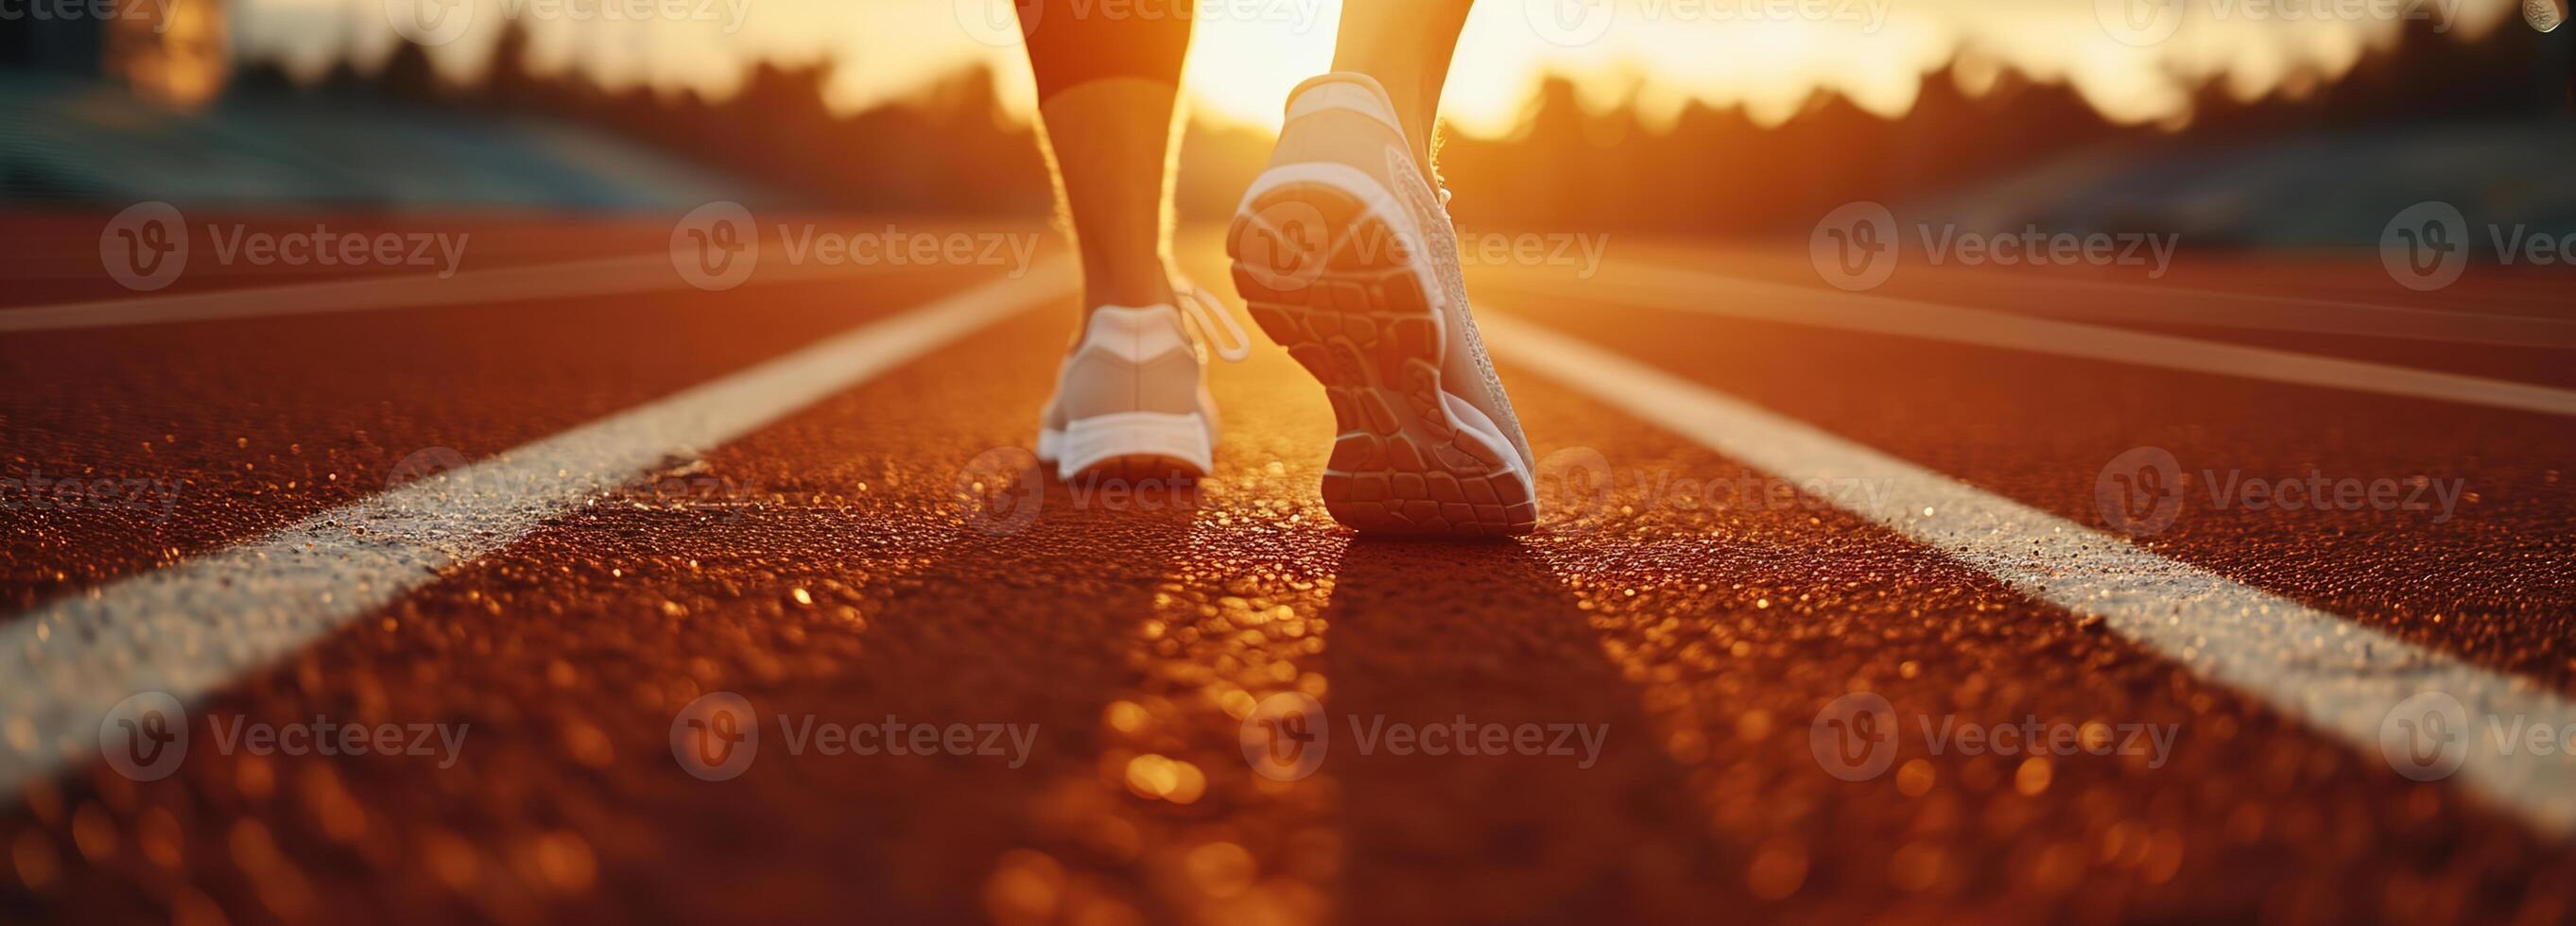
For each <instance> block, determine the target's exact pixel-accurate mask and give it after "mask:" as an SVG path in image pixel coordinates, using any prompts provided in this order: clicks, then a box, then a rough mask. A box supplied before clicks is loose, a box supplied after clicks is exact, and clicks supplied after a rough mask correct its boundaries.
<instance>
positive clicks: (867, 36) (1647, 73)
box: [236, 0, 2514, 135]
mask: <svg viewBox="0 0 2576 926" xmlns="http://www.w3.org/2000/svg"><path fill="white" fill-rule="evenodd" d="M472 2H475V3H478V4H479V6H477V7H476V11H477V13H476V15H475V16H474V18H473V25H472V28H471V29H470V30H469V31H468V32H466V34H465V35H464V37H462V38H460V39H458V40H456V41H454V42H450V43H448V44H445V45H441V46H437V47H435V48H433V49H432V55H433V59H434V60H436V61H438V62H439V64H440V66H441V67H443V68H445V69H447V70H448V71H449V72H450V73H452V74H455V75H458V76H465V75H469V74H471V73H472V72H473V71H475V70H477V69H479V68H481V67H483V66H484V64H485V62H486V60H487V59H488V58H489V55H490V49H491V46H492V42H493V40H494V39H495V38H497V36H498V35H499V33H500V31H501V28H502V22H503V19H504V17H503V14H502V12H501V10H502V8H503V6H504V3H505V0H472ZM1091 2H1093V3H1107V2H1109V0H1091ZM1196 2H1197V7H1196V8H1197V9H1198V10H1199V11H1200V14H1199V17H1198V34H1197V38H1196V40H1195V44H1194V45H1193V47H1192V53H1191V60H1190V68H1189V74H1188V76H1187V81H1188V83H1189V87H1190V90H1191V93H1192V95H1193V97H1194V99H1195V101H1196V103H1197V105H1198V107H1199V110H1198V111H1199V113H1200V114H1202V115H1205V116H1212V117H1215V118H1219V119H1223V120H1227V121H1233V122H1240V123H1247V124H1251V125H1255V126H1272V127H1275V126H1276V125H1277V124H1278V121H1279V117H1280V114H1279V107H1280V105H1281V103H1282V101H1284V100H1285V99H1286V97H1287V94H1288V91H1289V90H1290V89H1291V88H1292V87H1294V86H1295V85H1296V83H1297V82H1298V81H1299V80H1302V79H1304V78H1306V77H1308V76H1311V75H1314V74H1316V73H1319V72H1321V71H1323V70H1324V69H1325V68H1327V67H1328V66H1329V65H1330V62H1331V58H1332V44H1333V37H1334V30H1335V27H1336V24H1337V23H1338V21H1339V18H1340V12H1341V0H1196ZM1381 2H1402V0H1381ZM512 5H518V6H524V5H525V4H512ZM615 6H617V5H616V4H601V3H591V4H563V5H561V8H563V9H575V8H582V9H595V10H596V9H610V8H614V7H615ZM683 6H686V7H688V8H690V9H691V10H692V11H693V15H692V16H691V17H689V18H685V19H676V20H675V19H656V20H651V21H644V22H637V21H632V20H623V21H620V20H615V19H612V18H607V17H599V16H594V17H592V18H591V19H587V20H576V19H574V18H571V17H557V18H551V19H542V20H537V21H533V22H530V23H529V28H530V31H531V33H532V36H533V45H534V49H533V51H534V55H535V57H536V66H537V67H538V69H539V70H542V71H553V70H560V69H564V68H579V69H581V70H583V71H585V72H587V73H589V74H590V75H592V76H593V77H594V78H597V79H599V80H601V81H602V82H604V83H607V84H610V85H612V86H629V85H633V84H635V83H639V82H641V83H650V84H652V85H654V86H656V87H660V88H664V89H669V90H678V89H683V88H686V89H694V90H697V91H700V92H703V93H709V94H715V95H722V94H725V93H729V92H731V91H732V90H733V89H734V88H735V87H736V86H737V85H738V84H739V83H740V81H741V78H742V74H743V69H744V67H745V66H746V65H747V64H748V63H749V62H751V61H755V60H760V59H762V58H769V59H773V60H780V61H787V62H805V61H813V60H817V59H820V58H824V57H827V56H828V57H830V58H831V59H832V60H834V61H836V62H838V63H839V65H840V67H839V69H838V70H837V71H836V74H835V78H834V81H833V84H832V86H831V93H832V102H833V104H834V105H836V106H839V107H843V108H847V109H858V108H861V107H864V106H868V105H871V104H874V103H877V102H880V101H883V100H886V99H889V98H893V97H899V96H902V95H904V94H907V93H910V92H913V91H914V90H916V89H918V88H919V87H921V86H923V85H924V84H926V83H928V82H930V81H932V80H935V79H937V78H939V77H942V76H946V75H948V74H952V73H955V71H956V70H957V69H958V68H960V67H965V66H970V65H974V64H979V63H980V64H985V65H989V66H991V67H993V68H995V69H996V71H997V72H998V73H999V75H1000V77H1001V83H1002V86H1003V88H1004V89H1005V93H1006V98H1005V100H1004V104H1005V105H1006V106H1008V107H1010V108H1011V109H1012V110H1013V111H1014V112H1018V113H1026V112H1027V111H1028V110H1029V109H1030V107H1031V100H1030V98H1029V97H1030V91H1029V80H1028V65H1027V62H1026V60H1025V59H1024V58H1022V57H1021V55H1022V52H1021V50H1020V48H1019V45H1018V41H1017V36H1016V32H1015V31H1013V30H1014V28H1015V27H1014V26H1013V24H1012V20H1011V12H1010V0H876V2H866V3H860V2H849V0H710V2H707V3H697V4H684V5H683ZM2284 6H2300V7H2302V8H2303V9H2305V8H2309V7H2314V8H2315V9H2324V10H2347V11H2364V13H2363V14H2361V15H2352V16H2347V17H2346V18H2340V19H2337V18H2319V17H2317V16H2314V15H2307V16H2302V17H2300V18H2298V19H2288V18H2282V17H2275V16H2264V17H2257V16H2253V15H2251V13H2250V12H2249V11H2254V10H2258V9H2260V10H2268V9H2272V8H2274V7H2284ZM2398 6H2399V7H2402V8H2406V9H2413V10H2417V11H2421V12H2425V13H2426V14H2427V15H2433V16H2438V17H2442V21H2441V22H2437V23H2435V24H2434V25H2436V26H2438V27H2440V28H2443V29H2444V30H2445V31H2450V32H2454V33H2457V34H2462V35H2466V36H2471V37H2474V36H2478V35H2483V34H2485V33H2486V32H2487V31H2488V30H2490V29H2493V28H2494V27H2495V26H2496V25H2497V24H2498V23H2499V22H2501V21H2504V20H2505V19H2506V18H2507V17H2509V16H2511V15H2512V12H2513V9H2514V7H2513V0H2459V2H2458V3H2456V4H2454V3H2436V4H2418V5H2398ZM1102 8H1106V7H1102ZM2119 8H2120V4H2118V3H2111V4H2099V3H2095V2H2092V0H1910V2H1898V0H1786V2H1784V0H1483V2H1481V3H1479V4H1477V6H1476V8H1475V12H1474V13H1473V14H1472V16H1471V17H1470V19H1469V22H1468V28H1467V32H1466V35H1465V36H1463V37H1462V39H1461V41H1460V43H1459V52H1458V57H1457V60H1456V62H1455V65H1454V67H1453V69H1452V71H1451V75H1450V81H1449V87H1448V96H1447V101H1446V116H1447V118H1448V119H1449V121H1450V122H1451V123H1452V124H1454V125H1456V126H1458V127H1459V128H1461V129H1463V130H1465V131H1468V132H1471V133H1477V134H1488V135H1490V134H1496V133H1500V132H1504V131H1508V130H1509V129H1510V128H1511V127H1512V126H1513V125H1514V124H1515V120H1516V119H1517V118H1518V117H1519V115H1520V114H1521V112H1522V111H1523V109H1524V107H1525V105H1526V101H1527V100H1528V99H1529V98H1530V94H1531V92H1532V91H1533V90H1534V89H1535V88H1536V86H1537V85H1538V82H1539V80H1540V79H1541V78H1542V77H1543V76H1544V75H1546V74H1549V73H1560V74H1565V75H1568V76H1570V77H1573V78H1574V79H1575V80H1576V82H1577V87H1578V89H1579V90H1580V91H1581V92H1582V94H1583V95H1584V97H1585V98H1586V99H1587V101H1588V102H1591V103H1593V104H1595V105H1601V106H1607V105H1611V104H1615V103H1616V102H1618V101H1620V100H1622V99H1634V100H1635V101H1636V102H1637V104H1638V105H1639V107H1640V109H1641V110H1642V111H1643V112H1644V114H1645V115H1646V116H1647V118H1648V119H1649V120H1658V119H1663V118H1669V117H1670V116H1671V115H1673V114H1674V113H1677V112H1679V111H1680V109H1681V108H1682V107H1683V106H1684V105H1686V104H1687V103H1689V102H1691V101H1693V100H1697V101H1702V102H1707V103H1711V104H1716V105H1741V106H1743V107H1745V108H1746V109H1747V110H1748V111H1749V112H1750V113H1751V114H1752V115H1753V116H1754V117H1755V118H1756V119H1759V120H1762V121H1765V122H1777V121H1779V120H1782V119H1786V118H1788V117H1789V116H1790V115H1793V114H1794V113H1796V112H1797V110H1798V109H1799V107H1800V106H1801V105H1802V104H1803V103H1804V102H1805V101H1806V100H1807V99H1808V98H1809V97H1810V96H1811V95H1813V94H1814V93H1815V92H1817V91H1818V90H1820V89H1821V90H1829V91H1833V92H1837V93H1841V94H1843V95H1845V96H1848V97H1850V98H1851V99H1852V100H1854V101H1855V102H1856V103H1858V104H1859V105H1860V106H1862V107H1863V108H1866V109H1869V110H1871V111H1873V112H1877V113H1880V114H1883V115H1888V116H1895V115H1899V114H1902V113H1903V112H1905V111H1906V109H1907V108H1909V107H1911V106H1912V105H1913V102H1914V99H1915V96H1916V94H1917V90H1918V87H1919V84H1920V81H1921V78H1922V75H1923V74H1925V73H1926V72H1929V71H1932V70H1935V69H1937V68H1939V67H1940V66H1942V65H1943V64H1944V63H1947V62H1950V61H1952V60H1954V59H1958V58H1960V57H1962V56H1963V55H1965V56H1967V57H1969V58H1970V59H1971V60H1973V61H1976V62H1979V63H1981V64H1987V63H1991V64H2000V65H2003V66H2009V67H2012V68H2015V69H2017V70H2019V71H2021V72H2023V73H2025V74H2028V75H2031V76H2033V77H2035V78H2038V79H2041V80H2046V81H2060V82H2065V83H2068V84H2070V85H2072V86H2073V87H2074V88H2075V89H2076V90H2077V91H2078V92H2080V93H2081V94H2083V96H2084V98H2085V99H2086V100H2088V101H2090V102H2091V103H2092V104H2093V105H2094V107H2095V108H2096V109H2098V110H2100V111H2101V112H2102V113H2103V114H2104V115H2105V116H2107V117H2109V118H2112V119H2114V120H2118V121H2122V122H2144V121H2153V120H2157V119H2164V118H2169V117H2172V116H2174V115H2177V114H2178V113H2180V112H2181V111H2182V110H2183V108H2184V107H2185V106H2186V105H2187V102H2186V100H2187V94H2188V92H2189V88H2190V87H2191V86H2192V85H2194V84H2197V83H2199V82H2202V81H2206V80H2218V81H2220V82H2221V83H2222V85H2223V86H2225V87H2227V88H2228V89H2229V90H2230V91H2231V92H2233V93H2235V94H2236V95H2238V96H2240V97H2243V98H2254V97H2259V96H2262V95H2265V94H2268V93H2273V92H2279V91H2280V90H2281V89H2282V88H2284V87H2293V88H2295V87H2301V86H2312V85H2314V84H2316V83H2320V82H2325V81H2331V80H2333V79H2335V78H2337V77H2340V76H2341V75H2342V74H2343V73H2345V72H2346V71H2348V70H2350V69H2351V67H2352V66H2353V65H2354V64H2355V63H2357V62H2358V61H2359V60H2360V59H2361V57H2362V56H2363V54H2364V53H2365V52H2366V51H2367V50H2368V49H2369V48H2370V47H2373V46H2374V45H2385V44H2387V43H2391V42H2393V41H2395V39H2396V38H2397V36H2398V34H2399V32H2400V31H2401V30H2402V29H2403V28H2404V27H2405V25H2406V23H2405V22H2403V21H2400V20H2397V19H2390V18H2384V17H2381V18H2374V17H2373V16H2372V15H2368V14H2367V13H2366V11H2367V10H2376V9H2386V8H2391V6H2390V5H2387V4H2375V5H2374V4H2351V3H2342V4H2334V3H2325V2H2322V0H2307V2H2303V0H2282V2H2281V3H2276V4H2272V5H2269V6H2257V5H2251V4H2246V3H2242V2H2238V3H2226V2H2222V0H2188V2H2186V4H2185V5H2184V6H2183V7H2182V9H2183V10H2184V11H2185V12H2183V13H2182V14H2180V15H2179V16H2178V18H2177V19H2176V20H2175V23H2174V25H2175V28H2174V29H2173V31H2172V32H2171V33H2170V37H2169V40H2161V41H2149V42H2138V41H2133V40H2131V39H2134V38H2135V36H2134V35H2131V36H2123V35H2122V34H2121V31H2120V28H2119V27H2118V26H2117V24H2115V23H2111V22H2109V20H2110V19H2111V17H2112V13H2111V12H2108V11H2112V10H2117V9H2119ZM2146 8H2147V9H2151V10H2152V9H2170V8H2169V7H2165V6H2163V5H2161V4H2153V3H2150V4H2148V5H2147V7H2146ZM384 9H385V2H384V0H245V2H244V3H243V4H242V6H241V7H239V8H237V10H238V11H237V14H236V15H237V17H238V21H237V24H238V26H239V31H238V35H239V37H240V51H241V54H242V55H244V56H245V57H249V58H276V59H279V60H281V61H283V62H284V63H285V64H286V65H287V66H288V67H289V68H290V69H292V70H296V71H299V72H302V73H307V74H314V73H319V72H320V71H321V70H323V69H324V68H327V67H329V66H330V64H331V63H332V62H333V61H335V60H337V59H338V58H339V57H340V56H342V55H343V54H347V53H352V52H354V53H355V54H356V55H357V56H358V57H359V58H360V60H362V61H373V60H381V58H382V56H384V55H385V54H387V53H389V52H390V50H391V49H392V47H393V46H394V44H395V42H396V41H397V38H396V36H395V33H394V32H393V31H392V30H391V28H389V27H387V26H386V25H385V24H384V21H383V12H384ZM1040 27H1041V28H1043V24H1041V26H1040Z"/></svg>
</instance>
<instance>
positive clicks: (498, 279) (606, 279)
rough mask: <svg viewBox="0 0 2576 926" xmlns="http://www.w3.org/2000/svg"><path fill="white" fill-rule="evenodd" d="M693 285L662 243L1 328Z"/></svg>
mask: <svg viewBox="0 0 2576 926" xmlns="http://www.w3.org/2000/svg"><path fill="white" fill-rule="evenodd" d="M894 272H901V271H900V270H899V269H894V268H888V267H884V266H877V265H857V264H810V265H809V264H786V263H779V264H776V265H773V266H765V267H763V268H762V269H760V270H758V271H756V272H754V273H753V274H752V275H751V278H750V279H748V280H745V281H743V284H742V285H743V286H754V285H759V284H763V283H790V282H799V281H805V280H828V279H839V278H844V277H859V276H869V275H874V274H882V273H894ZM691 288H692V287H690V285H689V283H688V281H686V280H683V279H681V278H680V275H679V273H678V271H675V270H673V269H671V258H670V256H669V255H667V254H663V253H660V252H655V253H652V254H634V255H628V256H625V257H602V258H596V259H591V260H576V261H563V262H558V263H549V264H537V265H534V266H526V267H493V268H488V269H483V270H467V271H462V272H459V273H457V274H456V275H454V276H451V277H448V278H446V279H443V280H442V279H438V278H436V277H426V276H421V275H419V274H401V275H389V276H375V277H361V278H358V279H350V280H316V281H311V282H305V283H281V284H277V285H273V286H248V287H242V288H239V289H219V290H212V291H208V292H187V293H173V294H170V295H144V296H130V297H121V298H116V299H96V300H91V301H88V302H68V303H61V304H57V305H45V306H31V307H28V308H23V309H0V333H12V332H25V331H65V330H72V329H81V328H115V327H124V326H129V325H161V324H170V323H174V322H201V321H217V320H223V319H236V318H263V317H268V316H277V315H327V314H335V313H340V312H377V311H384V310H388V309H418V308H429V307H433V306H444V305H468V304H471V305H481V304H488V303H494V302H526V301H536V300H545V299H578V298H583V297H592V296H621V295H632V294H636V293H658V292H670V291H677V290H688V289H691ZM736 288H740V287H736Z"/></svg>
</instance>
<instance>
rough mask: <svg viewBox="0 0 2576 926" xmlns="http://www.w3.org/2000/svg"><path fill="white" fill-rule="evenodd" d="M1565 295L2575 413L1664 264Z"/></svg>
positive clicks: (2419, 375) (2360, 364)
mask: <svg viewBox="0 0 2576 926" xmlns="http://www.w3.org/2000/svg"><path fill="white" fill-rule="evenodd" d="M1558 291H1561V292H1562V293H1563V294H1564V295H1566V296H1568V297H1571V298H1576V299H1596V300H1607V301H1611V302H1617V303H1624V304H1629V305H1636V306H1641V307H1645V308H1656V309H1668V310H1674V311H1682V312H1697V313H1700V314H1704V315H1725V316H1732V317H1736V318H1750V319H1756V320H1759V321H1770V322H1783V323H1787V324H1792V325H1808V326H1813V327H1820V328H1838V329H1842V330H1845V331H1860V332H1867V333H1870V334H1888V335H1896V336H1899V337H1911V338H1923V339H1926V340H1933V341H1948V342H1950V343H1954V344H1969V345H1975V346H1978V347H2000V348H2005V349H2009V350H2023V351H2032V352H2035V353H2043V354H2056V355H2059V356H2065V357H2080V358H2084V359H2088V360H2107V361H2110V362H2113V363H2125V364H2131V365H2135V366H2147V367H2161V368H2164V369H2168V370H2182V371H2185V372H2190V373H2207V374H2211V375H2214V376H2233V377H2239V378H2244V379H2259V380H2268V381H2271V382H2277V383H2290V384H2293V385H2300V386H2322V387H2325V388H2329V389H2344V390H2349V391H2353V392H2369V393H2376V394H2380V395H2393V396H2403V397H2405V398H2410V399H2430V400H2434V401H2440V402H2457V403H2461V404H2465V405H2485V406H2490V407H2494V408H2506V409H2513V410H2516V411H2527V412H2539V413H2542V414H2548V415H2576V391H2571V390H2567V389H2557V388H2552V387H2549V386H2539V385H2533V384H2530V383H2517V382H2508V381H2505V380H2500V379H2488V378H2486V377H2481V376H2463V375H2460V374H2457V373H2438V372H2434V371H2431V370H2418V369H2413V368H2410V367H2398V366H2389V365H2387V364H2382V363H2370V362H2367V361H2361V360H2345V359H2342V358H2338V357H2321V356H2317V355H2314V354H2301V353H2296V352H2292V351H2285V350H2274V349H2271V348H2267V347H2252V346H2248V345H2243V344H2225V343H2220V342H2216V341H2203V340H2198V339H2195V338H2184V337H2175V336H2173V335H2167V334H2155V333H2152V332H2145V331H2131V330H2127V329H2123V328H2108V327H2103V326H2100V325H2087V324H2084V323H2081V322H2069V321H2058V320H2054V319H2046V318H2033V317H2031V316H2027V315H2016V314H2013V313H2010V312H1998V311H1993V310H1990V309H1974V308H1968V307H1965V306H1954V305H1944V304H1941V303H1937V302H1925V301H1922V300H1917V299H1903V298H1898V297H1895V296H1876V295H1863V294H1857V293H1846V292H1842V291H1839V290H1826V289H1818V288H1815V287H1808V286H1796V285H1791V284H1787V283H1772V282H1765V281H1758V280H1742V279H1737V278H1734V277H1728V276H1721V275H1718V274H1713V273H1704V272H1700V271H1693V270H1681V269H1676V268H1669V267H1623V268H1621V269H1620V271H1619V272H1618V274H1616V275H1615V276H1605V277H1603V278H1601V279H1596V280H1591V281H1587V282H1585V283H1583V284H1582V286H1581V287H1579V288H1575V287H1564V288H1562V289H1560V290H1558Z"/></svg>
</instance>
